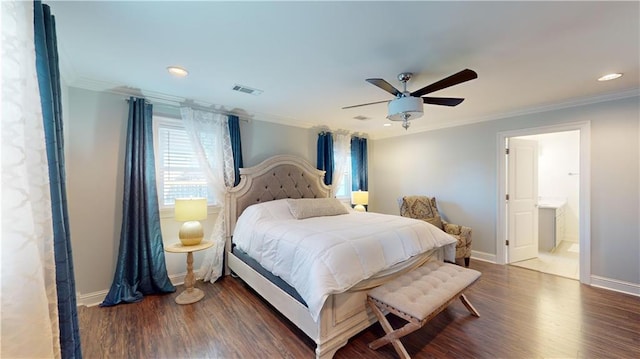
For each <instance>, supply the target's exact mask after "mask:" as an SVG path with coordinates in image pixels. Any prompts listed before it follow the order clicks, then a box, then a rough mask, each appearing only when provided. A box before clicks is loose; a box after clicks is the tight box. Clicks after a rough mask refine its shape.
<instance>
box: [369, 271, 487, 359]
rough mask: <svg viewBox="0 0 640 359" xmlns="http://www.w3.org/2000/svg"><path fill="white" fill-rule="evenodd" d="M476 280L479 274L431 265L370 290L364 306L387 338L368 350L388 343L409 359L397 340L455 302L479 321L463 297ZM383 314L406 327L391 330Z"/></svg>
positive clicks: (370, 344)
mask: <svg viewBox="0 0 640 359" xmlns="http://www.w3.org/2000/svg"><path fill="white" fill-rule="evenodd" d="M478 278H480V272H478V271H476V270H473V269H468V268H464V267H461V266H457V265H455V264H451V263H443V262H437V261H432V262H427V263H426V264H424V265H423V266H421V267H419V268H417V269H415V270H413V271H411V272H409V273H406V274H403V275H402V276H400V277H398V278H396V279H394V280H392V281H391V282H388V283H386V284H384V285H381V286H379V287H376V288H374V289H372V290H371V291H370V292H369V293H368V295H367V302H368V303H369V305H370V306H371V309H372V310H373V313H375V315H376V317H378V320H379V321H380V325H382V328H383V329H384V331H385V332H386V333H387V334H386V335H385V336H384V337H382V338H379V339H376V340H374V341H373V342H371V343H369V348H371V349H374V350H375V349H378V348H380V347H381V346H383V345H386V344H389V343H391V344H392V345H393V347H394V348H395V349H396V351H397V352H398V355H400V357H401V358H410V356H409V354H408V353H407V350H406V349H405V348H404V346H403V345H402V343H401V342H400V338H401V337H403V336H405V335H407V334H409V333H411V332H414V331H416V330H418V329H420V328H422V327H423V326H424V325H425V324H426V323H427V322H428V321H429V320H431V319H432V318H433V317H435V316H436V315H438V313H440V312H441V311H443V310H444V309H445V308H446V307H447V306H449V304H451V302H453V301H454V300H456V299H457V298H460V300H461V301H462V303H463V304H464V306H465V307H467V309H468V310H469V312H471V314H472V315H474V316H476V317H479V316H480V314H479V313H478V311H477V310H476V309H475V308H474V307H473V306H472V305H471V303H469V301H468V300H467V297H465V295H464V294H463V292H464V291H465V290H466V289H467V288H468V287H469V286H471V285H472V284H473V283H475V282H476V281H477V280H478ZM383 311H387V312H389V313H393V314H395V315H397V316H398V317H400V318H402V319H404V320H406V321H408V323H407V324H406V325H405V326H403V327H402V328H399V329H395V330H394V329H393V327H392V326H391V324H389V322H388V321H387V318H386V317H385V315H384V312H383Z"/></svg>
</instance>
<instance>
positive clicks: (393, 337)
mask: <svg viewBox="0 0 640 359" xmlns="http://www.w3.org/2000/svg"><path fill="white" fill-rule="evenodd" d="M368 302H369V306H370V307H371V310H372V311H373V313H374V314H375V315H376V317H378V321H379V322H380V325H381V326H382V329H384V331H385V333H387V334H386V335H385V336H384V337H382V338H378V339H376V340H374V341H372V342H371V343H369V348H371V349H373V350H376V349H378V348H380V347H382V346H384V345H386V344H389V343H391V344H392V345H393V348H394V349H395V350H396V352H397V353H398V355H399V356H400V358H403V359H410V358H411V356H410V355H409V353H408V352H407V350H406V349H405V348H404V345H402V342H401V341H400V338H402V337H403V336H405V335H407V334H409V333H412V332H414V331H416V330H418V329H420V327H422V325H421V324H420V323H415V322H409V323H407V324H406V325H405V326H403V327H402V328H400V329H397V330H395V329H393V327H392V326H391V324H389V321H388V320H387V317H385V315H384V313H382V311H381V310H380V308H378V306H377V305H376V304H375V303H374V302H372V301H371V300H368Z"/></svg>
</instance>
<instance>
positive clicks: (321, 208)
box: [287, 198, 349, 219]
mask: <svg viewBox="0 0 640 359" xmlns="http://www.w3.org/2000/svg"><path fill="white" fill-rule="evenodd" d="M287 203H288V204H289V210H290V211H291V214H292V215H293V216H294V217H296V218H297V219H305V218H311V217H322V216H336V215H339V214H348V213H349V211H348V210H347V208H345V206H344V205H343V204H342V202H340V201H339V200H338V199H337V198H300V199H287Z"/></svg>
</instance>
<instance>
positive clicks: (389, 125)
mask: <svg viewBox="0 0 640 359" xmlns="http://www.w3.org/2000/svg"><path fill="white" fill-rule="evenodd" d="M382 126H384V127H391V124H390V123H385V124H384V125H382Z"/></svg>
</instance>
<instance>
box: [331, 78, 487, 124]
mask: <svg viewBox="0 0 640 359" xmlns="http://www.w3.org/2000/svg"><path fill="white" fill-rule="evenodd" d="M412 75H413V74H412V73H410V72H403V73H401V74H399V75H398V81H400V82H402V84H403V85H404V90H403V91H402V92H400V90H398V89H396V88H395V87H393V86H392V85H391V84H390V83H388V82H387V81H385V80H383V79H367V82H368V83H370V84H372V85H375V86H378V87H379V88H381V89H383V90H385V91H387V92H388V93H390V94H392V95H394V96H395V97H396V98H395V99H393V100H385V101H377V102H370V103H364V104H361V105H354V106H347V107H343V108H342V109H348V108H354V107H360V106H367V105H373V104H377V103H383V102H389V114H388V116H387V118H388V119H389V120H391V121H402V127H404V129H405V130H406V129H408V128H409V121H410V120H413V119H416V118H419V117H421V116H422V114H423V109H422V107H423V104H424V103H426V104H429V105H442V106H457V105H459V104H460V103H461V102H462V101H464V99H463V98H456V97H422V96H423V95H426V94H429V93H432V92H435V91H438V90H442V89H445V88H447V87H451V86H454V85H458V84H461V83H463V82H467V81H470V80H473V79H475V78H477V77H478V74H477V73H476V72H475V71H473V70H469V69H464V70H462V71H460V72H458V73H455V74H453V75H451V76H449V77H447V78H444V79H442V80H440V81H436V82H434V83H432V84H431V85H427V86H425V87H423V88H421V89H419V90H416V91H413V92H409V91H407V82H408V81H409V80H410V79H411V76H412Z"/></svg>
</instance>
